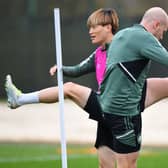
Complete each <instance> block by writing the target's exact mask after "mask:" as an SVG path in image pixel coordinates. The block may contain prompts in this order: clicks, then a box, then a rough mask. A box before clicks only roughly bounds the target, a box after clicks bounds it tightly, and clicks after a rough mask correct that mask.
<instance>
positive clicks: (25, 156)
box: [0, 144, 168, 168]
mask: <svg viewBox="0 0 168 168" xmlns="http://www.w3.org/2000/svg"><path fill="white" fill-rule="evenodd" d="M67 149H68V168H76V167H80V168H89V167H90V168H97V167H98V160H97V155H96V152H95V150H94V149H93V147H92V146H91V145H68V147H67ZM167 158H168V149H162V148H145V149H143V150H142V152H141V154H140V158H139V160H138V168H158V167H161V168H162V167H167V165H168V159H167ZM23 167H24V168H55V167H56V168H61V154H60V146H59V145H56V144H0V168H23Z"/></svg>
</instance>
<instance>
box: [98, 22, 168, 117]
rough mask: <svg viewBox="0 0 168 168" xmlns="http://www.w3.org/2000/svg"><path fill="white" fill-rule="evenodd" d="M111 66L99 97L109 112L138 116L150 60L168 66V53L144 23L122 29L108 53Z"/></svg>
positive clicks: (108, 64) (104, 109)
mask: <svg viewBox="0 0 168 168" xmlns="http://www.w3.org/2000/svg"><path fill="white" fill-rule="evenodd" d="M107 55H108V57H107V69H106V74H105V77H104V80H103V82H102V84H101V88H100V95H98V99H99V102H100V105H101V108H102V111H103V112H105V113H111V114H116V115H121V116H133V115H137V114H138V113H139V112H140V111H139V102H140V99H141V94H142V88H143V85H144V82H145V79H146V77H147V74H148V69H149V66H150V60H154V61H157V62H159V63H162V64H165V65H168V52H167V50H166V49H165V48H164V47H163V46H162V45H161V44H160V42H159V41H158V40H157V39H156V38H155V37H154V36H153V35H152V34H151V33H149V32H147V31H146V30H145V28H144V27H143V26H141V25H138V24H137V25H134V26H132V27H130V28H126V29H123V30H121V31H119V32H118V33H117V34H116V35H115V36H114V38H113V41H112V43H111V45H110V47H109V49H108V52H107Z"/></svg>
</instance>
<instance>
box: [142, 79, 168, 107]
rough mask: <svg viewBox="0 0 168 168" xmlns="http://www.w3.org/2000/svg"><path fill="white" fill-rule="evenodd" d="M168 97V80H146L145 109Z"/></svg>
mask: <svg viewBox="0 0 168 168" xmlns="http://www.w3.org/2000/svg"><path fill="white" fill-rule="evenodd" d="M166 97H168V78H148V79H147V89H146V98H145V108H147V107H148V106H150V105H152V104H154V103H156V102H157V101H159V100H161V99H163V98H166Z"/></svg>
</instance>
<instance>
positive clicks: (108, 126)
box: [84, 91, 141, 153]
mask: <svg viewBox="0 0 168 168" xmlns="http://www.w3.org/2000/svg"><path fill="white" fill-rule="evenodd" d="M84 110H85V111H87V112H88V113H89V118H90V119H93V120H96V121H98V127H97V138H96V143H95V147H96V148H99V147H101V146H108V147H109V148H111V149H112V150H113V151H115V152H117V153H131V152H137V151H139V150H140V147H141V114H139V115H136V116H118V115H113V114H110V113H103V112H102V110H101V107H100V104H99V102H98V100H97V96H96V93H95V92H93V91H92V92H91V94H90V96H89V99H88V102H87V104H86V106H85V108H84Z"/></svg>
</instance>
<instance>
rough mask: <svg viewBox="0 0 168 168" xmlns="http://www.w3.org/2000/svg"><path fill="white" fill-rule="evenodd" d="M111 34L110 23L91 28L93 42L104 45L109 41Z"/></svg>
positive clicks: (90, 33)
mask: <svg viewBox="0 0 168 168" xmlns="http://www.w3.org/2000/svg"><path fill="white" fill-rule="evenodd" d="M109 34H112V33H111V29H110V30H109V27H108V25H105V26H102V25H95V26H92V27H90V28H89V35H90V39H91V41H92V44H98V45H103V44H105V43H108V40H109Z"/></svg>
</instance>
